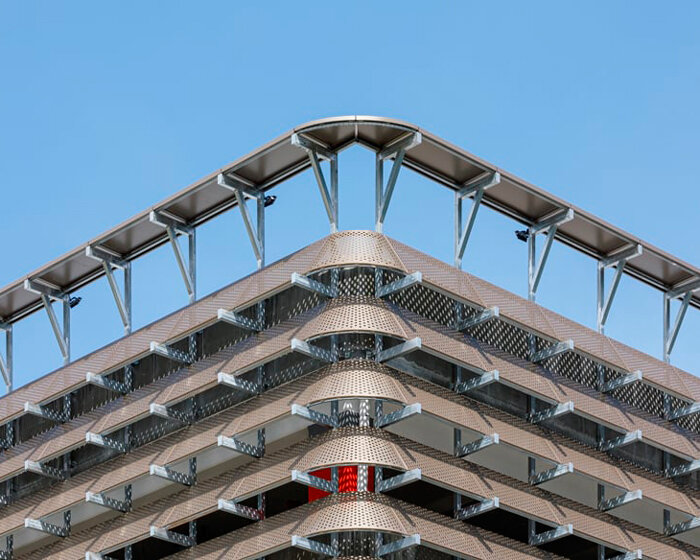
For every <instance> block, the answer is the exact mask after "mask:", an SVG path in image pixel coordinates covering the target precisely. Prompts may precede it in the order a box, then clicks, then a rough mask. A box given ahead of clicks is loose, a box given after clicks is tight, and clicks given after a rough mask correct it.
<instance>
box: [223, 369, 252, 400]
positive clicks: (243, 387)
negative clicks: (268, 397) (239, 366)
mask: <svg viewBox="0 0 700 560" xmlns="http://www.w3.org/2000/svg"><path fill="white" fill-rule="evenodd" d="M217 380H218V383H219V385H226V387H231V389H235V390H237V391H243V392H245V393H250V394H251V395H258V394H260V393H261V392H262V389H263V388H262V385H260V383H253V382H252V381H246V380H245V379H241V378H240V377H239V376H237V375H231V374H229V373H224V372H223V371H220V372H219V375H218V376H217Z"/></svg>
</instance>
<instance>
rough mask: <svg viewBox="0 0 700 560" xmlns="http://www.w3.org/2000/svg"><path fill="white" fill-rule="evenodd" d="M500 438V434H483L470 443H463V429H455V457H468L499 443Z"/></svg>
mask: <svg viewBox="0 0 700 560" xmlns="http://www.w3.org/2000/svg"><path fill="white" fill-rule="evenodd" d="M499 442H500V438H499V437H498V434H491V435H488V436H483V437H481V438H479V439H477V440H476V441H472V442H470V443H466V444H462V433H461V430H459V429H456V430H455V457H466V456H467V455H471V454H472V453H476V452H477V451H481V450H482V449H486V448H487V447H491V446H492V445H498V444H499Z"/></svg>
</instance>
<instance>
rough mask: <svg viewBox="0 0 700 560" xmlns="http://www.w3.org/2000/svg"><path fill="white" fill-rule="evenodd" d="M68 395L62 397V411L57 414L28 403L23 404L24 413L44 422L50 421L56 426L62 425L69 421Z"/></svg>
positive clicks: (45, 407)
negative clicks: (56, 424) (42, 419)
mask: <svg viewBox="0 0 700 560" xmlns="http://www.w3.org/2000/svg"><path fill="white" fill-rule="evenodd" d="M70 409H71V406H70V395H64V396H63V410H62V411H61V412H57V411H55V410H52V409H50V408H49V407H47V406H44V405H40V404H34V403H30V402H25V403H24V413H25V414H31V415H32V416H38V417H39V418H44V419H45V420H51V421H52V422H56V423H58V424H63V423H64V422H68V420H70Z"/></svg>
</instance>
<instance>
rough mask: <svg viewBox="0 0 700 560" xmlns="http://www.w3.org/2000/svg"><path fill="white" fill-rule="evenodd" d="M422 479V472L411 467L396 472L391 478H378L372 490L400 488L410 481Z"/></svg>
mask: <svg viewBox="0 0 700 560" xmlns="http://www.w3.org/2000/svg"><path fill="white" fill-rule="evenodd" d="M421 479H422V474H421V470H420V469H413V470H410V471H406V472H405V473H401V474H397V475H396V476H392V477H391V478H385V479H379V480H377V481H376V482H375V485H374V491H375V492H388V491H389V490H394V489H395V488H400V487H401V486H405V485H406V484H410V483H411V482H416V481H418V480H421Z"/></svg>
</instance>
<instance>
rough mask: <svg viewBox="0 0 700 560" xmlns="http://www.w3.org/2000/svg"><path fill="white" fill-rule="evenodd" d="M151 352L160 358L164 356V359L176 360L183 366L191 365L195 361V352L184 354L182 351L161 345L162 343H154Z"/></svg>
mask: <svg viewBox="0 0 700 560" xmlns="http://www.w3.org/2000/svg"><path fill="white" fill-rule="evenodd" d="M150 350H151V352H153V353H154V354H158V355H159V356H163V357H164V358H168V359H169V360H174V361H176V362H181V363H183V364H188V365H189V364H191V363H193V362H194V360H195V356H194V353H193V352H183V351H182V350H178V349H176V348H173V347H172V346H170V345H168V344H161V343H160V342H155V341H152V342H151V347H150Z"/></svg>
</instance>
